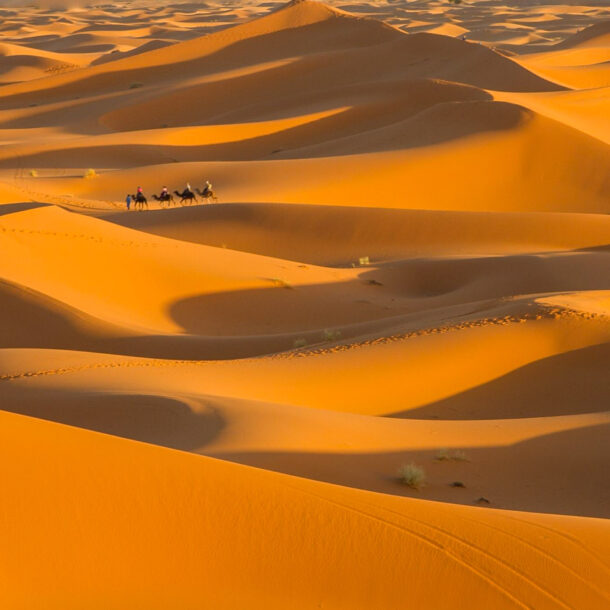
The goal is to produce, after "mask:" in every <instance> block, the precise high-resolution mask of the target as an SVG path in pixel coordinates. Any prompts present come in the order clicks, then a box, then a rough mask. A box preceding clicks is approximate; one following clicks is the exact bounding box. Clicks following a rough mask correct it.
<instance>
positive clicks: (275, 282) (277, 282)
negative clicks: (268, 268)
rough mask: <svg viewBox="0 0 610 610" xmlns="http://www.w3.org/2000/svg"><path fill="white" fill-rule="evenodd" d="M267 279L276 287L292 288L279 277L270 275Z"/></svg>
mask: <svg viewBox="0 0 610 610" xmlns="http://www.w3.org/2000/svg"><path fill="white" fill-rule="evenodd" d="M269 281H270V282H271V283H272V284H273V285H274V286H277V287H278V288H290V289H292V286H291V285H290V283H288V282H287V281H286V280H283V279H281V278H279V277H270V278H269Z"/></svg>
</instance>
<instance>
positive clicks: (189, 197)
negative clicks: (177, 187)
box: [174, 189, 197, 205]
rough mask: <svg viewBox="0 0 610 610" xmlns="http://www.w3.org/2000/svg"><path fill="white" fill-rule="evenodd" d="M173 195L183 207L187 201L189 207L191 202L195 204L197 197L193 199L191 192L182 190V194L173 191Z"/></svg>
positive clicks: (193, 195) (193, 194)
mask: <svg viewBox="0 0 610 610" xmlns="http://www.w3.org/2000/svg"><path fill="white" fill-rule="evenodd" d="M174 193H176V195H178V197H180V203H181V204H182V205H184V202H185V201H187V202H188V204H189V205H191V203H193V202H195V203H197V197H195V193H193V191H189V190H187V189H184V192H182V193H179V192H178V191H174Z"/></svg>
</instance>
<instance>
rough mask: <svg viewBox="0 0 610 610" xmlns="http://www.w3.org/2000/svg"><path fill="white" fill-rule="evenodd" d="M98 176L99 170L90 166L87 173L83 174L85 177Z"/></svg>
mask: <svg viewBox="0 0 610 610" xmlns="http://www.w3.org/2000/svg"><path fill="white" fill-rule="evenodd" d="M96 177H97V172H96V171H95V170H94V169H92V168H89V169H88V170H87V171H86V172H85V175H84V176H83V178H96Z"/></svg>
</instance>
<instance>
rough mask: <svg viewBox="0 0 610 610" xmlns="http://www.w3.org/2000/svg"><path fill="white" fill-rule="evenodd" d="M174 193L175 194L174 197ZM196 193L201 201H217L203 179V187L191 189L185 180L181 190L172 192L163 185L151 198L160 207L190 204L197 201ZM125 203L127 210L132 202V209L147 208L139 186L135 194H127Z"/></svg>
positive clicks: (208, 182) (210, 187)
mask: <svg viewBox="0 0 610 610" xmlns="http://www.w3.org/2000/svg"><path fill="white" fill-rule="evenodd" d="M174 195H176V196H175V197H174ZM197 195H199V197H201V199H202V200H203V203H210V202H213V203H217V202H218V197H216V194H215V193H214V189H213V188H212V185H211V184H210V181H209V180H206V181H205V185H204V187H203V189H198V188H196V189H195V190H193V189H192V188H191V185H190V184H189V183H188V182H187V183H186V188H185V189H184V190H183V191H182V192H180V191H176V190H175V191H174V192H173V193H170V192H169V190H168V189H167V187H166V186H164V187H163V188H162V189H161V192H160V193H159V194H158V195H156V194H153V195H152V198H153V199H154V200H155V201H158V202H159V204H160V205H161V207H162V208H168V207H171V206H173V205H178V204H180V205H192V204H193V203H199V201H198V199H197ZM125 203H126V204H127V209H128V210H129V209H130V207H131V204H132V203H133V207H134V209H136V210H137V209H141V210H143V209H144V208H146V209H148V199H147V198H146V196H145V195H144V191H143V190H142V187H141V186H139V187H138V189H137V191H136V193H135V195H132V194H128V195H127V197H126V199H125Z"/></svg>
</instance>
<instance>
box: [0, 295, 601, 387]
mask: <svg viewBox="0 0 610 610" xmlns="http://www.w3.org/2000/svg"><path fill="white" fill-rule="evenodd" d="M570 318H573V319H581V320H588V321H591V320H595V321H600V322H602V323H607V324H608V325H609V327H610V316H607V315H604V314H598V313H591V312H585V311H578V310H574V309H560V308H557V307H553V308H545V307H544V306H538V307H537V310H536V311H535V312H531V313H525V314H523V315H522V316H503V317H497V318H482V319H479V320H472V321H466V322H460V323H458V324H452V325H446V326H440V327H431V328H425V329H421V330H417V331H412V332H406V333H397V334H393V335H388V336H381V337H377V338H374V339H365V340H362V341H354V342H350V343H338V344H335V345H332V346H328V347H325V346H321V347H319V348H316V349H311V348H310V349H306V348H301V349H293V350H290V351H286V352H278V353H274V354H263V355H261V356H256V357H254V358H245V359H244V360H278V359H281V360H289V359H294V358H306V357H315V356H327V355H331V354H336V353H339V352H345V351H348V350H352V349H358V348H363V347H371V346H379V345H388V344H391V343H397V342H402V341H408V340H410V339H415V338H419V337H427V336H432V335H439V334H444V333H449V332H459V331H464V330H469V329H473V328H481V327H488V326H506V325H510V324H524V323H526V322H539V321H543V320H559V319H563V320H569V319H570ZM231 362H234V361H232V360H176V359H171V360H165V359H129V360H117V361H114V362H98V363H91V364H83V365H80V366H74V367H61V368H56V369H44V370H38V371H24V372H20V373H8V374H3V375H0V382H2V381H17V380H23V379H31V378H35V377H42V376H49V375H67V374H71V373H81V372H84V371H91V370H100V369H115V368H132V367H147V368H148V367H150V368H167V367H174V366H205V365H211V364H214V365H221V364H224V365H228V364H231Z"/></svg>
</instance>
